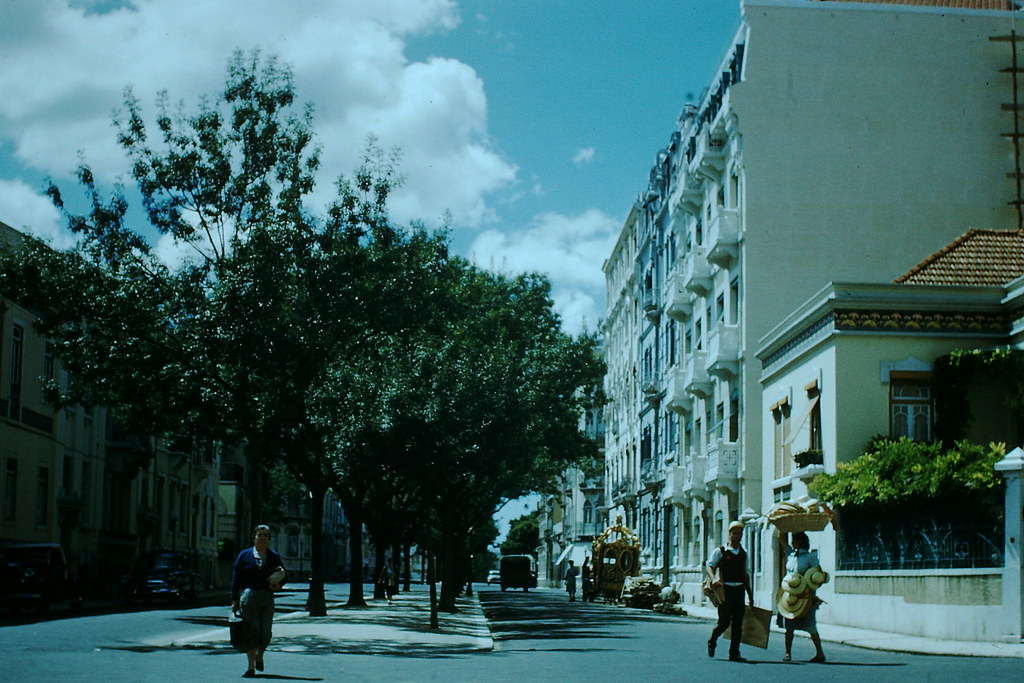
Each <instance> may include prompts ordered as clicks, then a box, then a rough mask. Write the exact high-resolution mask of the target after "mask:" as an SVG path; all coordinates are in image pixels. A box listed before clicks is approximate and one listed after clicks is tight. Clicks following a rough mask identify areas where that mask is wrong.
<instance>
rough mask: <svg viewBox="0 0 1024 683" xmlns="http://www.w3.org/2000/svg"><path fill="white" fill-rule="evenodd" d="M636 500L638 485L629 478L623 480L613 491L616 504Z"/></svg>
mask: <svg viewBox="0 0 1024 683" xmlns="http://www.w3.org/2000/svg"><path fill="white" fill-rule="evenodd" d="M635 498H636V484H635V483H634V482H633V480H632V479H631V478H629V477H627V478H625V479H622V480H620V481H619V483H618V484H616V485H615V488H614V489H612V499H613V501H614V502H620V501H623V500H625V501H631V500H634V499H635Z"/></svg>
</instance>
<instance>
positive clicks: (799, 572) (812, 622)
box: [779, 531, 828, 663]
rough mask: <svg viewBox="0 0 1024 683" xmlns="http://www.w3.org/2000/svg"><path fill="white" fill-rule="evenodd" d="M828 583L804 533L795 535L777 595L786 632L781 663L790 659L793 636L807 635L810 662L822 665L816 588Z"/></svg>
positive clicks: (816, 555) (823, 654) (815, 553)
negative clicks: (809, 637)
mask: <svg viewBox="0 0 1024 683" xmlns="http://www.w3.org/2000/svg"><path fill="white" fill-rule="evenodd" d="M825 581H828V574H826V573H825V572H823V571H822V570H821V564H820V563H819V562H818V553H817V552H814V551H812V550H811V541H810V539H809V538H807V534H806V533H804V532H803V531H797V532H796V533H794V534H793V538H792V551H791V552H790V553H789V556H788V557H787V558H786V577H785V578H784V579H783V581H782V589H781V590H780V592H779V619H781V620H782V621H783V623H782V624H781V625H782V626H784V627H785V629H786V636H785V641H786V654H785V655H784V656H783V657H782V661H784V662H789V661H791V660H792V659H793V657H792V649H793V632H794V631H806V632H807V633H809V634H810V636H811V642H812V643H814V650H815V653H814V656H813V657H812V658H811V659H810V660H809V661H811V662H818V663H820V662H824V661H825V651H824V650H822V649H821V636H819V635H818V619H817V617H816V616H815V614H816V612H817V611H818V605H820V604H821V600H819V599H818V595H817V592H816V591H817V587H818V586H820V585H821V584H822V583H824V582H825Z"/></svg>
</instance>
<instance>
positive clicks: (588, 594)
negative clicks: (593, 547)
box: [580, 557, 594, 602]
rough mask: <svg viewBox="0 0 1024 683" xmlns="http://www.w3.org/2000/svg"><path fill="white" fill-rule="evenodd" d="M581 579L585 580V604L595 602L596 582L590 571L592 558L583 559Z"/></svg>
mask: <svg viewBox="0 0 1024 683" xmlns="http://www.w3.org/2000/svg"><path fill="white" fill-rule="evenodd" d="M580 578H581V579H582V580H583V602H593V600H594V581H593V577H592V575H591V570H590V557H585V558H583V568H582V569H580Z"/></svg>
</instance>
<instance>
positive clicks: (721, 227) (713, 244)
mask: <svg viewBox="0 0 1024 683" xmlns="http://www.w3.org/2000/svg"><path fill="white" fill-rule="evenodd" d="M739 243H740V223H739V214H738V213H737V211H736V209H726V208H719V209H718V214H717V215H716V216H715V217H714V218H712V219H711V223H710V224H709V225H708V241H707V247H708V261H710V262H711V263H714V264H715V265H717V266H721V267H722V268H728V267H729V265H730V264H731V263H733V262H735V261H736V257H737V256H738V255H739V248H740V247H739Z"/></svg>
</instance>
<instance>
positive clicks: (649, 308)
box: [643, 289, 661, 323]
mask: <svg viewBox="0 0 1024 683" xmlns="http://www.w3.org/2000/svg"><path fill="white" fill-rule="evenodd" d="M643 301H644V316H645V317H646V318H647V319H648V320H650V321H651V322H652V323H653V322H657V321H658V316H659V315H661V306H660V305H659V304H658V295H657V294H656V293H655V290H654V289H648V290H646V291H644V297H643Z"/></svg>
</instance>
